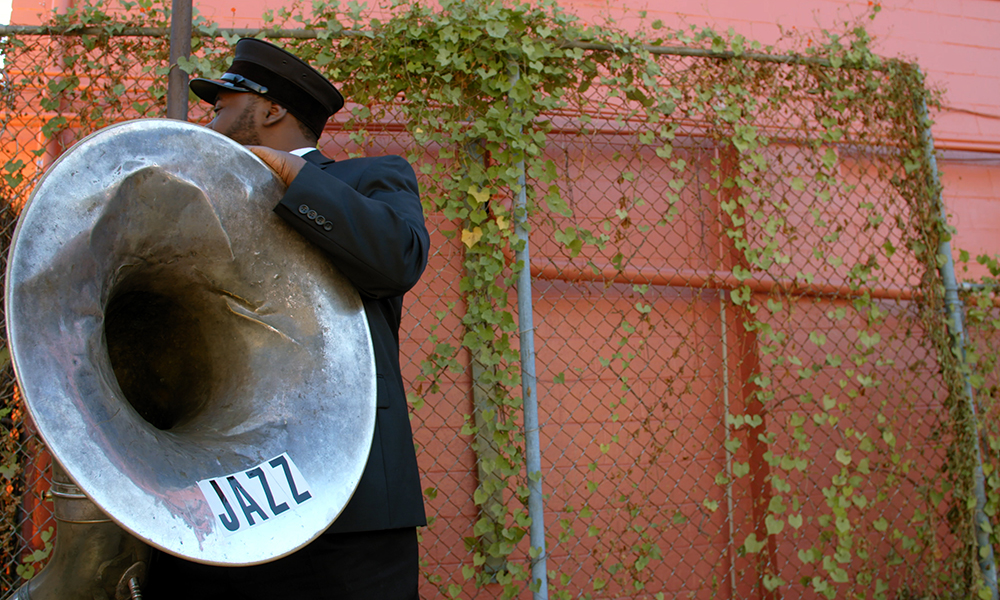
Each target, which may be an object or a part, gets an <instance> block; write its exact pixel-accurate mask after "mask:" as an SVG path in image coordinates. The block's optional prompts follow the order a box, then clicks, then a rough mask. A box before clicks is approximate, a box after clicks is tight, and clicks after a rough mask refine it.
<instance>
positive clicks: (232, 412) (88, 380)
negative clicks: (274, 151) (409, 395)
mask: <svg viewBox="0 0 1000 600" xmlns="http://www.w3.org/2000/svg"><path fill="white" fill-rule="evenodd" d="M283 191H284V186H283V184H282V183H281V182H280V181H278V179H277V178H276V177H275V176H274V175H273V174H272V173H271V171H270V170H269V169H268V168H267V167H266V166H265V165H264V164H263V163H262V162H261V161H260V160H259V159H258V158H257V157H255V156H254V155H253V154H251V153H250V152H249V151H247V150H246V149H245V148H243V147H242V146H240V145H238V144H236V143H234V142H232V141H231V140H229V139H228V138H226V137H224V136H221V135H219V134H217V133H215V132H212V131H210V130H208V129H205V128H203V127H199V126H196V125H191V124H187V123H183V122H178V121H169V120H140V121H132V122H128V123H123V124H120V125H115V126H112V127H109V128H107V129H104V130H102V131H100V132H98V133H95V134H93V135H91V136H89V137H87V138H86V139H84V140H82V141H81V142H79V143H78V144H77V145H75V146H74V147H73V148H71V149H70V150H69V151H68V152H67V153H66V154H64V155H63V156H62V157H61V158H60V159H59V161H58V162H56V163H55V164H54V165H53V166H52V167H51V168H50V169H49V171H48V172H47V173H46V175H45V177H44V178H43V179H42V180H41V181H40V182H39V184H38V185H37V187H36V188H35V191H34V193H33V194H32V196H31V199H30V200H29V202H28V203H27V205H26V206H25V208H24V211H23V213H22V215H21V219H20V222H19V223H18V226H17V230H16V232H15V234H14V241H13V244H12V249H11V253H10V258H9V267H8V270H7V288H6V303H7V331H8V335H9V340H10V348H11V353H12V356H13V362H14V365H15V371H16V375H17V378H18V381H19V382H20V385H21V389H22V391H23V395H24V398H25V400H26V403H27V405H28V409H29V411H30V413H31V416H32V418H33V419H34V421H35V423H36V425H37V427H38V430H39V431H40V432H41V435H42V437H43V438H44V439H45V441H46V443H47V444H48V446H49V449H50V450H51V451H52V454H53V455H54V457H55V458H56V459H57V460H58V462H59V463H61V465H62V466H63V468H64V469H65V470H66V472H67V473H68V474H69V476H70V477H71V478H72V480H73V481H74V482H75V483H76V484H77V485H78V486H79V488H80V489H81V490H83V492H84V493H85V494H86V495H87V496H88V497H89V498H90V499H92V500H93V502H94V503H96V505H97V506H98V507H99V508H100V509H101V510H102V511H103V512H104V513H106V514H107V515H108V516H110V518H111V519H113V520H114V521H115V522H116V523H118V524H119V525H120V526H121V527H123V528H124V529H126V530H127V531H129V532H131V533H132V534H134V535H135V536H136V537H137V538H139V539H140V540H143V541H145V542H147V543H149V544H151V545H152V546H155V547H157V548H160V549H162V550H164V551H166V552H169V553H171V554H175V555H178V556H182V557H185V558H188V559H191V560H194V561H198V562H202V563H208V564H216V565H250V564H256V563H261V562H266V561H269V560H272V559H275V558H278V557H280V556H284V555H286V554H289V553H291V552H293V551H295V550H296V549H298V548H300V547H301V546H303V545H305V544H306V543H308V542H309V541H310V540H312V539H313V538H315V537H316V536H317V535H319V534H320V533H321V532H322V531H323V530H324V529H326V528H327V527H328V526H329V525H330V523H332V522H333V521H334V519H336V518H337V516H338V515H339V514H340V512H341V511H342V510H343V508H344V507H345V506H346V504H347V502H348V500H349V499H350V497H351V495H352V494H353V492H354V489H355V487H356V486H357V483H358V481H359V480H360V478H361V473H362V470H363V469H364V466H365V462H366V460H367V457H368V452H369V448H370V447H371V442H372V435H373V429H374V422H375V364H374V356H373V353H372V346H371V340H370V336H369V332H368V325H367V321H366V319H365V315H364V310H363V308H362V304H361V300H360V298H359V297H358V294H357V292H356V290H355V289H354V288H353V287H352V286H351V284H350V283H349V282H347V281H346V280H345V279H344V277H343V276H342V275H341V274H340V273H339V272H338V271H337V270H336V269H335V268H334V266H333V265H332V264H331V263H330V261H329V259H328V258H327V257H326V256H324V255H323V254H322V253H321V252H320V251H319V250H318V249H316V248H315V247H313V246H311V245H310V244H308V243H307V242H306V241H305V240H303V239H302V238H301V237H300V236H299V235H298V234H297V233H295V232H294V231H292V229H291V228H290V227H288V226H287V225H286V224H285V223H283V222H282V221H281V219H280V218H279V217H278V216H276V215H275V214H274V213H273V212H272V209H273V207H274V206H275V205H276V204H277V202H278V201H279V199H280V197H281V195H282V193H283ZM58 551H59V543H58V542H57V544H56V552H57V553H58Z"/></svg>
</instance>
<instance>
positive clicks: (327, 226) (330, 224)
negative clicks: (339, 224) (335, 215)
mask: <svg viewBox="0 0 1000 600" xmlns="http://www.w3.org/2000/svg"><path fill="white" fill-rule="evenodd" d="M323 229H325V230H327V231H330V230H331V229H333V223H331V222H329V221H327V222H326V223H325V224H324V225H323Z"/></svg>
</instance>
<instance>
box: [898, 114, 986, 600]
mask: <svg viewBox="0 0 1000 600" xmlns="http://www.w3.org/2000/svg"><path fill="white" fill-rule="evenodd" d="M917 109H918V111H919V113H920V115H919V116H920V121H921V127H922V128H923V131H922V132H921V135H922V137H923V145H924V153H925V158H926V160H927V163H928V165H929V166H930V171H931V173H930V176H931V186H932V189H934V190H936V192H935V199H934V200H935V202H937V205H938V210H939V212H940V215H941V217H940V218H941V223H942V224H945V225H947V223H948V213H947V211H946V210H945V206H944V200H943V199H942V198H941V177H940V174H939V173H938V166H937V158H936V157H935V156H934V136H933V135H932V133H931V120H930V116H929V114H928V112H927V101H926V99H921V103H920V105H919V106H918V107H917ZM938 255H939V256H941V257H942V258H943V259H944V262H943V264H941V267H940V271H941V278H942V279H943V280H944V303H945V307H946V309H947V310H948V314H949V317H950V319H949V322H948V328H949V329H950V330H951V337H952V341H953V343H954V344H955V346H956V347H957V349H958V351H959V352H958V359H959V360H960V361H961V362H962V363H963V365H964V364H965V361H966V355H965V341H966V337H965V317H964V314H963V306H962V301H961V300H960V299H959V297H958V280H957V278H956V276H955V259H954V257H953V256H952V254H951V242H950V241H949V238H948V237H944V236H943V237H942V240H941V243H940V244H939V245H938ZM963 373H964V374H963V379H964V391H965V402H966V405H967V409H968V411H969V415H970V416H971V420H972V424H971V427H972V430H973V437H972V446H973V448H972V450H973V454H974V456H975V462H976V464H975V467H974V468H973V473H972V478H973V494H974V495H975V497H976V509H975V513H974V519H975V527H976V544H977V545H978V546H979V551H978V552H977V553H976V555H977V556H978V557H979V569H980V571H981V572H982V575H983V580H984V581H985V583H986V586H987V587H988V588H989V589H990V593H991V597H992V599H993V600H1000V594H998V591H997V567H996V559H995V557H994V555H993V545H992V544H991V543H990V534H989V532H990V531H992V527H991V526H990V522H989V517H987V516H986V477H985V475H984V473H983V455H982V450H981V448H980V446H979V421H978V419H977V417H976V402H975V397H974V395H973V390H972V381H971V380H970V379H969V372H968V370H966V369H963Z"/></svg>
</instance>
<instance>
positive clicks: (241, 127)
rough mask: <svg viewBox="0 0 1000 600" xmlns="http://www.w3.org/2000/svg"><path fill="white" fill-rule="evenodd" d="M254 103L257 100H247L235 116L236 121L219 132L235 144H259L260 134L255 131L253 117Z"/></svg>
mask: <svg viewBox="0 0 1000 600" xmlns="http://www.w3.org/2000/svg"><path fill="white" fill-rule="evenodd" d="M254 100H256V98H254ZM256 105H257V102H255V101H250V102H248V103H247V105H246V106H245V107H243V112H242V113H240V116H239V117H237V118H236V122H235V123H233V124H232V125H231V126H230V127H229V129H228V130H227V131H220V132H219V133H221V134H222V135H224V136H226V137H228V138H229V139H231V140H233V141H234V142H236V143H237V144H243V145H252V146H260V145H261V140H260V135H259V134H258V133H257V121H256V119H255V118H254V108H255V107H256Z"/></svg>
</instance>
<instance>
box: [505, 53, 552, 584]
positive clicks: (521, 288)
mask: <svg viewBox="0 0 1000 600" xmlns="http://www.w3.org/2000/svg"><path fill="white" fill-rule="evenodd" d="M510 72H511V78H510V85H511V89H513V88H514V85H516V84H517V82H518V80H519V79H520V70H519V69H518V66H517V62H516V61H514V60H511V62H510ZM514 168H515V169H517V185H518V189H517V190H516V194H515V196H514V233H515V235H517V238H518V240H520V241H521V244H520V249H519V250H517V252H516V253H515V257H516V259H517V262H518V263H520V264H521V265H522V267H521V271H520V272H519V273H518V274H517V315H518V324H519V329H520V332H519V334H520V340H521V394H522V396H523V404H524V408H523V410H524V446H525V448H524V450H525V463H526V465H525V467H526V468H527V470H528V516H529V517H530V518H531V526H530V530H529V533H530V536H531V550H532V551H533V552H537V554H538V556H536V557H532V559H531V579H532V583H536V584H537V585H538V589H537V590H535V591H534V592H533V598H534V600H548V597H549V585H548V576H547V574H546V561H547V556H546V550H545V503H544V499H543V497H542V452H541V443H540V441H539V436H538V430H539V425H538V391H537V384H538V379H537V377H536V376H535V325H534V313H533V310H534V307H533V306H532V301H531V268H530V267H529V265H530V264H531V246H530V245H529V242H528V225H527V220H528V214H527V213H528V210H527V206H528V196H527V190H526V186H527V179H526V177H525V173H524V155H523V153H522V154H521V155H520V158H518V160H517V162H516V163H515V164H514Z"/></svg>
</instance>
